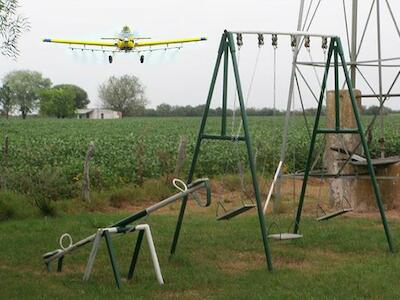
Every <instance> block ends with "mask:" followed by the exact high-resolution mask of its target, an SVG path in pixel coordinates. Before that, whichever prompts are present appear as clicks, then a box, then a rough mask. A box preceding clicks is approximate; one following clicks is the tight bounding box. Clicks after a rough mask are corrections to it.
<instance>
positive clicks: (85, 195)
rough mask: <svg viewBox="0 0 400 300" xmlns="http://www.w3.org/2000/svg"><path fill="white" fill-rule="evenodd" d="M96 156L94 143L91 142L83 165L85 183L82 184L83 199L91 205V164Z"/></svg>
mask: <svg viewBox="0 0 400 300" xmlns="http://www.w3.org/2000/svg"><path fill="white" fill-rule="evenodd" d="M93 154H94V143H93V142H90V144H89V148H88V151H87V153H86V158H85V163H84V165H83V183H82V199H83V200H85V201H87V202H89V203H90V176H89V169H90V164H89V162H90V161H91V160H92V158H93Z"/></svg>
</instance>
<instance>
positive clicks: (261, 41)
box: [258, 33, 264, 47]
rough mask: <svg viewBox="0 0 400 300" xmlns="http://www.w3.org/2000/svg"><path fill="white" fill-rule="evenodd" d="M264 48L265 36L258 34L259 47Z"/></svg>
mask: <svg viewBox="0 0 400 300" xmlns="http://www.w3.org/2000/svg"><path fill="white" fill-rule="evenodd" d="M261 46H264V35H263V34H262V33H259V34H258V47H261Z"/></svg>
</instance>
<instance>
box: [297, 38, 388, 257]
mask: <svg viewBox="0 0 400 300" xmlns="http://www.w3.org/2000/svg"><path fill="white" fill-rule="evenodd" d="M332 57H333V58H334V72H335V78H334V80H335V128H320V127H319V121H320V117H321V111H322V106H323V102H324V94H325V91H326V87H327V81H328V75H329V69H330V67H331V61H332ZM339 61H340V62H339ZM340 65H341V66H342V69H343V74H344V76H345V80H346V85H347V88H348V91H349V94H350V100H351V106H352V109H353V113H354V117H355V120H356V124H357V128H342V127H341V124H340V89H339V66H340ZM364 132H365V131H364V127H363V125H362V123H361V118H360V113H359V111H358V106H357V103H356V97H355V95H354V91H353V85H352V82H351V79H350V75H349V71H348V68H347V63H346V60H345V57H344V52H343V46H342V43H341V40H340V38H339V37H332V38H331V41H330V45H329V50H328V56H327V61H326V64H325V72H324V78H323V81H322V86H321V93H320V96H319V101H318V109H317V114H316V117H315V123H314V129H313V132H312V136H311V141H310V147H309V151H308V157H307V162H306V167H305V172H304V179H303V185H302V189H301V194H300V200H299V205H298V209H297V213H296V219H295V226H294V233H298V232H299V227H300V221H301V213H302V210H303V204H304V198H305V195H306V189H307V182H308V178H309V175H310V171H311V164H312V155H313V152H314V148H315V144H316V139H317V135H318V134H358V135H359V136H360V139H361V144H362V147H363V150H364V153H365V158H366V160H367V168H368V173H369V175H370V178H371V183H372V188H373V192H374V195H375V200H376V204H377V207H378V209H379V212H380V216H381V220H382V225H383V228H384V231H385V235H386V240H387V242H388V246H389V250H390V252H394V245H393V241H392V236H391V233H390V229H389V225H388V222H387V219H386V214H385V209H384V206H383V202H382V196H381V192H380V189H379V185H378V181H377V179H376V175H375V170H374V167H373V164H372V161H371V154H370V151H369V148H368V143H367V141H366V138H365V134H364Z"/></svg>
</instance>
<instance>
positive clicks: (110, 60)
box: [108, 55, 113, 64]
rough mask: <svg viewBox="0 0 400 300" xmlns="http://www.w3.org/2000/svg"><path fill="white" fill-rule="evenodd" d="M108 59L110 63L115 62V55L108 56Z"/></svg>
mask: <svg viewBox="0 0 400 300" xmlns="http://www.w3.org/2000/svg"><path fill="white" fill-rule="evenodd" d="M108 61H109V62H110V64H112V62H113V57H112V56H111V55H110V56H109V57H108Z"/></svg>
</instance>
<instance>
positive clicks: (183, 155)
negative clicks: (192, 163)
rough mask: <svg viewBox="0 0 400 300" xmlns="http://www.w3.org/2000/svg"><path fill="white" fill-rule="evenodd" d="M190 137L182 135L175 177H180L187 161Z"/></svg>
mask: <svg viewBox="0 0 400 300" xmlns="http://www.w3.org/2000/svg"><path fill="white" fill-rule="evenodd" d="M188 141H189V140H188V137H187V136H184V135H182V136H181V140H180V142H179V147H178V157H177V159H176V166H175V172H174V174H175V176H179V174H180V173H181V171H182V169H183V166H184V164H185V160H186V146H187V144H188Z"/></svg>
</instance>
